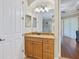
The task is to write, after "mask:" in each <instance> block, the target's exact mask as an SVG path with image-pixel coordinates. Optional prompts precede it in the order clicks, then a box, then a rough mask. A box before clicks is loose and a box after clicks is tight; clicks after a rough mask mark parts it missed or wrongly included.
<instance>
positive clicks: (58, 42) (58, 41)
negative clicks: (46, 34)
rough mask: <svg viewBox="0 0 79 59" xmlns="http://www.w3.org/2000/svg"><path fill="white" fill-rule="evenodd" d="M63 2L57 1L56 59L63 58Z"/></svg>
mask: <svg viewBox="0 0 79 59" xmlns="http://www.w3.org/2000/svg"><path fill="white" fill-rule="evenodd" d="M60 4H61V0H55V48H54V52H55V56H54V57H55V59H59V57H61V39H62V26H61V23H62V21H61V10H60Z"/></svg>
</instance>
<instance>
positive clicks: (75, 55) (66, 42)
mask: <svg viewBox="0 0 79 59" xmlns="http://www.w3.org/2000/svg"><path fill="white" fill-rule="evenodd" d="M61 54H62V57H66V58H70V59H79V44H78V43H76V41H75V39H71V38H69V37H66V36H64V38H63V40H62V44H61Z"/></svg>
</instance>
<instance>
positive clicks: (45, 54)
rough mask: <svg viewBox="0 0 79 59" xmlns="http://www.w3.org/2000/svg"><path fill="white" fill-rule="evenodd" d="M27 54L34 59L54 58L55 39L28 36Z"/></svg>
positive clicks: (26, 40)
mask: <svg viewBox="0 0 79 59" xmlns="http://www.w3.org/2000/svg"><path fill="white" fill-rule="evenodd" d="M25 55H26V56H27V57H31V58H33V59H54V39H52V38H50V39H49V38H39V37H31V36H30V37H28V36H26V37H25Z"/></svg>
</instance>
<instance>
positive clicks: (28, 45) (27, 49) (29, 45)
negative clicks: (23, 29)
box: [25, 38, 33, 57]
mask: <svg viewBox="0 0 79 59" xmlns="http://www.w3.org/2000/svg"><path fill="white" fill-rule="evenodd" d="M25 44H26V47H25V54H26V55H27V57H32V56H33V52H32V41H31V40H30V38H27V40H26V43H25Z"/></svg>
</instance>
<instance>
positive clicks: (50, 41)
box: [43, 39, 54, 44]
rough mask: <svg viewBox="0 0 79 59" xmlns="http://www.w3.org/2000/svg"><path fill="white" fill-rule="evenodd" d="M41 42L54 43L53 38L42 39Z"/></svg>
mask: <svg viewBox="0 0 79 59" xmlns="http://www.w3.org/2000/svg"><path fill="white" fill-rule="evenodd" d="M43 43H44V44H54V40H53V39H44V40H43Z"/></svg>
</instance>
